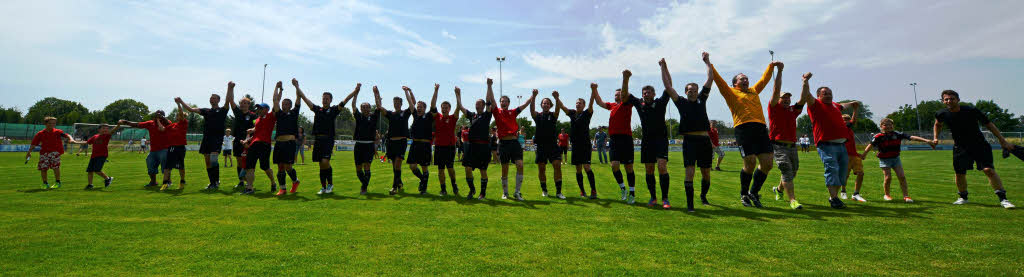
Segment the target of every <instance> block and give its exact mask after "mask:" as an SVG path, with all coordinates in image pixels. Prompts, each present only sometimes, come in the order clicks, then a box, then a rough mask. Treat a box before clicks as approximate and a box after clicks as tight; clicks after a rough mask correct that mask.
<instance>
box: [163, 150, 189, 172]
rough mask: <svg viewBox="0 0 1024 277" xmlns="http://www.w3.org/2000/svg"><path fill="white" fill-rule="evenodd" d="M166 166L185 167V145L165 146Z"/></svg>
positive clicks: (171, 167)
mask: <svg viewBox="0 0 1024 277" xmlns="http://www.w3.org/2000/svg"><path fill="white" fill-rule="evenodd" d="M167 168H170V169H185V146H184V145H177V146H171V147H167Z"/></svg>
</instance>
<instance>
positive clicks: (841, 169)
mask: <svg viewBox="0 0 1024 277" xmlns="http://www.w3.org/2000/svg"><path fill="white" fill-rule="evenodd" d="M818 156H819V157H821V163H822V164H824V165H825V185H826V186H845V185H846V175H847V174H849V172H847V170H848V169H847V168H848V167H849V164H850V156H849V155H848V154H847V153H846V146H845V145H843V144H842V143H829V142H822V143H819V144H818Z"/></svg>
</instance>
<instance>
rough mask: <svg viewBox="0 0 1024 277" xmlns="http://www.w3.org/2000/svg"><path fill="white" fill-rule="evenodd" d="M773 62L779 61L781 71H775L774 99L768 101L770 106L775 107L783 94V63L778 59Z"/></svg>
mask: <svg viewBox="0 0 1024 277" xmlns="http://www.w3.org/2000/svg"><path fill="white" fill-rule="evenodd" d="M773 63H778V67H779V72H776V73H775V83H774V84H773V85H772V100H771V101H770V102H768V106H769V107H773V106H775V105H776V104H778V103H779V98H780V97H781V95H782V66H783V65H782V62H779V61H776V62H773Z"/></svg>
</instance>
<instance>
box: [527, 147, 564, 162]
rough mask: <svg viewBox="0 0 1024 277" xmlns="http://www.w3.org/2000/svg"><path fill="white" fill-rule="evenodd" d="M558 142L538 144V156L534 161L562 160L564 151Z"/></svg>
mask: <svg viewBox="0 0 1024 277" xmlns="http://www.w3.org/2000/svg"><path fill="white" fill-rule="evenodd" d="M561 150H562V149H560V148H559V147H558V145H557V144H543V143H542V144H537V151H536V153H535V154H537V155H536V157H534V159H533V163H536V164H541V163H555V162H556V161H561V160H562V153H561Z"/></svg>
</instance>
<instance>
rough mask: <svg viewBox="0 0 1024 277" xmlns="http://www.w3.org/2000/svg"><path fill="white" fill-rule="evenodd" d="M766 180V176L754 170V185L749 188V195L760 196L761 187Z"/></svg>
mask: <svg viewBox="0 0 1024 277" xmlns="http://www.w3.org/2000/svg"><path fill="white" fill-rule="evenodd" d="M767 179H768V174H766V173H764V172H762V171H761V170H754V184H753V185H752V186H750V194H753V195H760V193H761V186H763V185H764V181H765V180H767Z"/></svg>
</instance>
